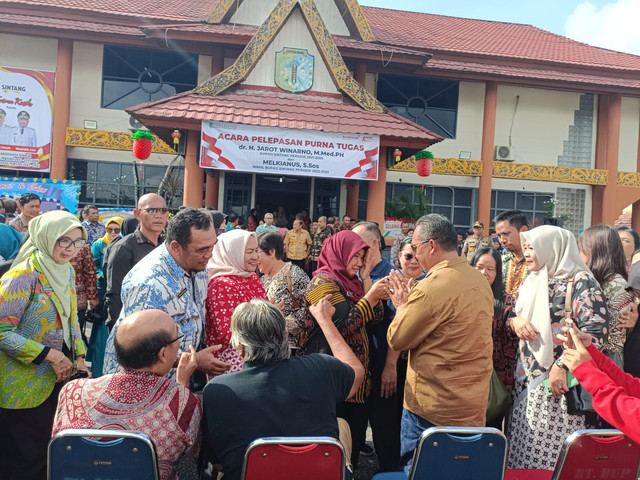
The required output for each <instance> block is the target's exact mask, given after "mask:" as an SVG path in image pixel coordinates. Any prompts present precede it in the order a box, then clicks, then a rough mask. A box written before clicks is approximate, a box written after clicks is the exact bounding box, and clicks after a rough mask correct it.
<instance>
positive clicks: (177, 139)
mask: <svg viewBox="0 0 640 480" xmlns="http://www.w3.org/2000/svg"><path fill="white" fill-rule="evenodd" d="M171 138H173V148H174V149H176V150H177V149H178V144H179V143H180V139H181V138H182V134H181V133H180V130H174V131H173V132H172V133H171Z"/></svg>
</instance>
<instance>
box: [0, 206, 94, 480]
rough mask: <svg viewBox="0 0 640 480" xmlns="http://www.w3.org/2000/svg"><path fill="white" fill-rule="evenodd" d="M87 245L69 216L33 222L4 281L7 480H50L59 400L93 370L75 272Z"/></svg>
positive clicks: (0, 465)
mask: <svg viewBox="0 0 640 480" xmlns="http://www.w3.org/2000/svg"><path fill="white" fill-rule="evenodd" d="M86 239H87V232H86V230H85V229H84V228H83V227H82V225H81V224H80V222H79V221H78V219H77V218H76V217H74V216H73V215H71V214H70V213H67V212H61V211H52V212H47V213H44V214H43V215H40V216H38V217H36V218H34V219H33V220H31V221H30V222H29V239H28V240H27V241H26V242H25V244H24V245H23V246H22V248H21V249H20V252H19V253H18V256H17V257H16V259H15V261H14V263H13V265H12V268H11V269H10V270H9V271H8V272H7V273H6V274H5V275H4V276H3V277H2V279H0V452H2V453H1V454H0V472H2V473H1V474H0V475H1V476H2V477H3V478H10V479H14V478H16V479H17V478H19V479H24V480H29V479H38V480H40V479H43V478H46V466H47V444H48V442H49V439H50V438H51V428H52V425H53V418H54V415H55V412H56V407H57V403H58V392H59V390H60V387H61V386H62V382H63V381H65V380H68V379H69V378H70V376H71V375H72V373H73V371H74V369H78V370H83V371H85V372H86V370H87V368H86V366H85V364H84V354H85V345H84V343H83V342H82V339H81V336H80V327H79V325H78V317H77V303H76V289H75V275H74V272H73V267H71V265H70V264H69V260H70V259H71V258H73V256H74V255H76V253H78V251H79V250H80V249H81V248H82V246H83V245H84V244H85V243H86ZM85 374H86V373H85Z"/></svg>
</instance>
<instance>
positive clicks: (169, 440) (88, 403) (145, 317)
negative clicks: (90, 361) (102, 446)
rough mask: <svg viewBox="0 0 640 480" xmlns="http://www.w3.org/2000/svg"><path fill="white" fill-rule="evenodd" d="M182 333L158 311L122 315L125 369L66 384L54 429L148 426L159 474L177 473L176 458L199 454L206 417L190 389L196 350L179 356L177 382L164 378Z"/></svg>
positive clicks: (120, 352)
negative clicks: (201, 427) (123, 316)
mask: <svg viewBox="0 0 640 480" xmlns="http://www.w3.org/2000/svg"><path fill="white" fill-rule="evenodd" d="M180 337H181V334H180V333H179V331H178V326H177V325H176V324H175V322H174V321H173V319H172V318H171V317H170V316H169V315H167V314H166V313H164V312H161V311H159V310H143V311H141V312H136V313H133V314H132V315H130V316H129V317H127V318H126V319H124V320H123V321H122V323H121V324H120V329H119V331H118V336H117V338H116V343H115V346H116V353H117V356H118V361H119V362H120V363H121V364H122V366H123V367H124V370H121V371H119V372H118V373H115V374H113V375H105V376H103V377H100V378H96V379H89V378H81V379H78V380H73V381H71V382H69V383H67V384H66V385H65V386H64V388H63V389H62V391H61V393H60V397H59V398H60V402H59V408H58V413H57V415H56V418H55V420H54V424H53V434H54V435H55V434H56V433H58V432H60V431H62V430H66V429H69V428H83V429H86V428H98V429H104V428H108V429H113V428H114V427H117V428H119V429H122V430H137V431H141V430H142V431H145V432H146V433H147V434H148V435H149V437H150V438H151V439H152V440H153V442H154V444H155V447H156V454H157V456H158V468H159V470H160V478H161V479H162V480H170V479H175V478H177V476H176V472H175V462H177V461H178V460H179V459H180V458H181V457H183V456H191V457H193V456H195V455H196V454H197V453H198V452H197V450H198V445H199V443H200V442H199V438H200V419H201V417H202V407H201V406H200V400H199V399H198V397H197V396H196V395H195V394H193V393H191V392H190V391H189V388H188V387H189V377H191V374H192V373H193V372H194V370H195V368H196V362H195V358H193V357H192V356H195V352H194V351H193V350H192V351H191V353H185V354H183V355H182V356H181V357H180V361H179V364H178V368H177V375H176V379H177V381H174V380H171V379H168V378H166V375H167V374H168V373H169V371H170V370H171V369H172V368H173V366H174V364H175V363H176V357H177V355H178V351H179V350H178V349H179V345H180V344H179V342H178V340H180ZM159 419H161V420H162V421H160V422H159V421H158V420H159Z"/></svg>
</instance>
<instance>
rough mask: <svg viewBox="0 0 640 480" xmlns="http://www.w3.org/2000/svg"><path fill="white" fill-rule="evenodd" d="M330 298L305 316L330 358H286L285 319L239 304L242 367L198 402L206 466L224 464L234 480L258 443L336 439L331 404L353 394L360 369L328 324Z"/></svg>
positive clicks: (236, 332)
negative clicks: (280, 438) (262, 440)
mask: <svg viewBox="0 0 640 480" xmlns="http://www.w3.org/2000/svg"><path fill="white" fill-rule="evenodd" d="M327 297H328V298H330V296H327ZM328 298H324V299H322V300H321V301H320V302H318V304H317V305H314V306H312V307H310V310H311V313H312V314H313V316H314V317H315V318H316V320H317V322H318V325H319V326H320V328H321V329H322V331H323V333H324V335H325V337H326V339H327V341H328V342H329V346H330V347H331V351H332V352H333V355H334V356H333V357H331V356H329V355H323V354H311V355H304V356H302V357H294V358H289V353H290V349H289V344H288V341H287V331H286V323H285V319H284V316H283V315H282V312H280V310H278V308H277V307H275V306H274V305H272V304H270V303H268V302H266V301H264V300H252V301H251V302H248V303H243V304H241V305H240V306H238V307H237V308H236V310H235V312H234V313H233V316H232V317H231V343H232V345H233V346H234V347H235V348H236V349H237V350H238V352H239V353H240V355H241V356H242V358H243V360H244V367H243V369H242V371H240V372H236V373H230V374H227V375H220V376H217V377H215V378H214V379H213V380H211V381H210V382H209V383H208V384H207V386H206V387H205V388H204V396H203V402H202V403H203V410H204V417H203V429H204V437H205V441H204V446H205V449H206V450H207V451H208V454H209V459H210V460H213V461H214V462H215V463H219V464H222V468H223V472H224V478H225V479H226V480H228V479H231V480H236V479H239V478H240V475H241V470H242V463H243V459H244V454H245V452H246V450H247V446H248V445H249V443H251V442H252V441H253V440H255V439H257V438H261V437H277V436H308V435H313V436H317V435H320V436H329V437H334V438H337V437H338V436H339V429H338V421H337V419H336V403H338V402H342V401H344V400H346V399H347V398H349V397H351V396H352V395H354V394H355V393H356V392H357V390H358V388H359V387H360V384H361V383H362V380H363V378H364V367H363V366H362V364H361V363H360V361H359V360H358V358H357V357H356V356H355V354H354V353H353V351H352V350H351V348H350V347H349V346H348V345H347V344H346V342H345V341H344V339H343V338H342V335H340V332H338V330H337V329H336V327H335V325H334V324H333V322H332V320H331V317H332V316H333V313H334V312H335V309H334V308H333V306H332V305H331V304H330V303H329V301H328ZM334 357H335V358H334ZM347 447H348V446H347ZM347 458H349V455H347Z"/></svg>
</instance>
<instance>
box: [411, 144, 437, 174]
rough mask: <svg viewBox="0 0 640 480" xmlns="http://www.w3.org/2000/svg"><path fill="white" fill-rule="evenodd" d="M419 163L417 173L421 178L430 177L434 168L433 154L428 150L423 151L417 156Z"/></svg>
mask: <svg viewBox="0 0 640 480" xmlns="http://www.w3.org/2000/svg"><path fill="white" fill-rule="evenodd" d="M415 157H416V160H417V161H418V163H417V164H416V171H417V172H418V175H420V176H421V177H428V176H429V175H431V169H432V168H433V153H431V152H430V151H428V150H421V151H419V152H418V153H416V155H415Z"/></svg>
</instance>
